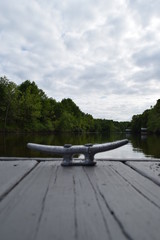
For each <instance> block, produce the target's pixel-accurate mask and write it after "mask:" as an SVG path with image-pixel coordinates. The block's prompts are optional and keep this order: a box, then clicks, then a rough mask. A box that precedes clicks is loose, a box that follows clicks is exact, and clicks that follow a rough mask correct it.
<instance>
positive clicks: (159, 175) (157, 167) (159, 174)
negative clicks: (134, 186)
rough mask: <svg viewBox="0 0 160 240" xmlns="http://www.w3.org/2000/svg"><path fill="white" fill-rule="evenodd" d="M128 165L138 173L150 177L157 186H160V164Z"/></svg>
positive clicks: (140, 163) (137, 163)
mask: <svg viewBox="0 0 160 240" xmlns="http://www.w3.org/2000/svg"><path fill="white" fill-rule="evenodd" d="M126 164H128V165H129V166H131V167H132V168H133V169H135V170H136V171H137V172H139V173H141V174H142V175H144V176H146V177H148V178H149V179H151V180H152V181H154V182H155V183H156V184H158V185H160V162H152V161H151V162H130V161H127V162H126Z"/></svg>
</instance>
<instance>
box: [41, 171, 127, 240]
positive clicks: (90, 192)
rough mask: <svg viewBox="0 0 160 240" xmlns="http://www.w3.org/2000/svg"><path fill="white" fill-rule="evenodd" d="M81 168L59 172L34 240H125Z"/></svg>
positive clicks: (50, 188) (51, 188)
mask: <svg viewBox="0 0 160 240" xmlns="http://www.w3.org/2000/svg"><path fill="white" fill-rule="evenodd" d="M84 169H85V168H83V167H77V168H60V169H59V172H58V174H57V179H56V182H52V183H51V185H50V186H49V191H48V195H47V197H46V202H45V208H44V213H43V217H42V220H41V222H40V225H39V231H38V234H37V238H36V239H84V240H86V239H88V240H89V239H92V240H97V239H101V240H107V239H120V240H122V239H128V238H126V237H125V235H124V234H123V232H122V230H121V228H120V226H119V225H118V223H117V222H116V221H115V219H114V218H113V216H112V214H111V212H110V211H109V209H108V208H107V207H106V206H105V205H104V204H103V203H102V202H101V197H100V196H99V195H98V192H95V189H94V187H93V186H92V185H91V183H90V181H89V179H88V176H87V174H86V172H85V170H84ZM92 173H93V174H95V173H94V171H93V172H92ZM55 193H56V194H55ZM52 226H53V227H52Z"/></svg>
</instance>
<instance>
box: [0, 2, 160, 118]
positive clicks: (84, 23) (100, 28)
mask: <svg viewBox="0 0 160 240" xmlns="http://www.w3.org/2000/svg"><path fill="white" fill-rule="evenodd" d="M159 5H160V3H159V2H158V1H150V0H147V1H144V0H141V1H139V0H135V1H131V0H128V1H127V0H120V1H115V0H113V1H109V0H107V1H103V0H99V1H98V2H97V1H96V0H85V1H84V0H82V1H80V0H78V1H75V0H66V1H61V2H60V1H58V0H53V1H49V0H46V1H42V0H33V1H32V4H30V2H29V1H27V0H21V1H20V0H16V1H12V2H10V1H9V0H1V1H0V41H1V44H0V62H1V64H0V73H1V76H3V75H6V76H7V77H8V78H9V79H10V80H12V81H15V82H16V83H17V84H20V83H21V82H22V81H24V80H26V79H30V80H31V81H35V82H36V84H37V85H38V86H39V88H42V89H43V90H44V91H45V92H46V93H47V95H48V96H49V97H53V98H55V99H56V100H58V101H60V100H61V99H62V98H68V97H71V98H72V99H73V100H74V101H75V103H76V104H78V105H79V107H80V108H81V109H82V110H83V111H85V112H86V113H87V112H88V113H90V114H92V115H93V116H94V117H99V118H109V119H115V120H129V119H131V117H132V115H133V114H138V113H140V112H141V111H142V112H143V111H144V110H145V109H146V108H149V107H150V105H154V104H155V103H156V100H157V99H158V98H159V88H160V79H159V76H160V74H159V73H160V70H159V63H160V57H159V56H160V48H159V42H160V34H159V31H158V29H159V27H160V19H159V14H160V6H159Z"/></svg>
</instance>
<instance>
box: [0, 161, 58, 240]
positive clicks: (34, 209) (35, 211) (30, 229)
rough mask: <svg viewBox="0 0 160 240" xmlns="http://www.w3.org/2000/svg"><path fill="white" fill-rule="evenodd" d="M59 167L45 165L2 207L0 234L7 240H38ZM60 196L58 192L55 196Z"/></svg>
mask: <svg viewBox="0 0 160 240" xmlns="http://www.w3.org/2000/svg"><path fill="white" fill-rule="evenodd" d="M56 170H57V165H56V164H54V166H53V164H52V163H50V164H49V163H41V164H39V165H37V167H36V168H35V169H34V170H33V171H32V172H31V173H30V174H29V175H27V176H26V177H25V178H24V179H23V181H22V182H20V183H19V184H18V185H17V186H16V188H15V189H14V191H12V192H10V194H8V195H7V196H6V197H5V198H4V199H3V201H2V202H1V204H0V235H1V239H3V240H10V239H12V240H22V239H23V240H25V239H26V240H29V239H35V236H36V232H37V229H38V226H39V221H40V218H41V215H42V212H43V208H44V203H45V197H46V194H47V192H48V185H49V182H50V181H54V179H55V178H56ZM55 194H56V193H55Z"/></svg>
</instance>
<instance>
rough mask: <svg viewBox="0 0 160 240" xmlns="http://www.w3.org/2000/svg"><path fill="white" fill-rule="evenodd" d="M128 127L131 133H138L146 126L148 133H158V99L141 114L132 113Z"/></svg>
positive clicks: (159, 113) (159, 116)
mask: <svg viewBox="0 0 160 240" xmlns="http://www.w3.org/2000/svg"><path fill="white" fill-rule="evenodd" d="M130 127H131V130H132V132H133V133H140V132H141V128H147V131H148V132H150V133H156V134H160V99H158V100H157V103H156V104H155V106H153V107H151V108H150V109H147V110H145V111H144V112H143V113H142V114H138V115H134V116H133V117H132V121H131V124H130Z"/></svg>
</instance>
